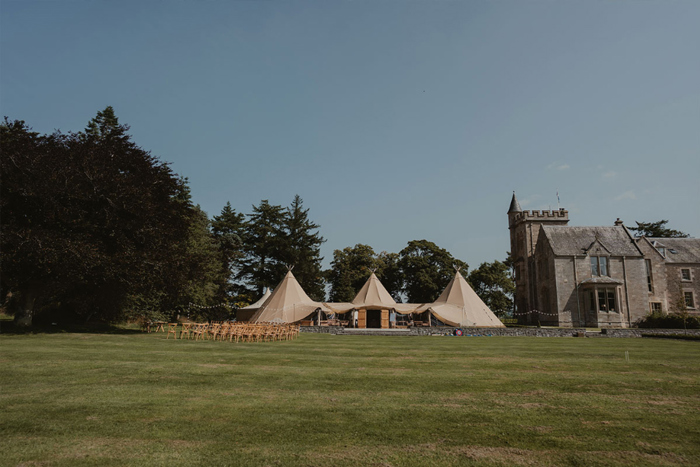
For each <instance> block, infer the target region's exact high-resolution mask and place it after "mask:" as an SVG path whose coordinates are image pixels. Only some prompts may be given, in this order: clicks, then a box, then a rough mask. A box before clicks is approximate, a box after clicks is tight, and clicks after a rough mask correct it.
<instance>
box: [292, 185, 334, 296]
mask: <svg viewBox="0 0 700 467" xmlns="http://www.w3.org/2000/svg"><path fill="white" fill-rule="evenodd" d="M303 204H304V202H303V201H302V199H301V197H300V196H299V195H296V196H295V197H294V201H292V204H291V206H290V207H288V208H287V212H286V214H285V216H284V232H285V234H286V235H285V236H283V237H282V239H283V242H282V243H283V246H282V250H281V253H282V257H281V261H282V262H283V263H285V264H288V265H290V266H294V276H295V277H296V279H297V281H299V284H300V285H301V286H302V288H303V289H304V291H305V292H306V293H307V294H308V295H309V297H311V298H312V299H313V300H317V301H323V300H324V299H325V296H326V293H325V289H324V280H323V272H322V270H321V261H322V260H323V258H322V257H321V245H322V244H323V242H325V239H324V238H323V237H321V235H320V234H319V232H318V229H319V225H318V224H315V223H313V222H311V221H310V220H309V210H308V209H304V207H303Z"/></svg>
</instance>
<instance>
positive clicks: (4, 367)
mask: <svg viewBox="0 0 700 467" xmlns="http://www.w3.org/2000/svg"><path fill="white" fill-rule="evenodd" d="M625 351H628V352H629V362H628V361H626V359H625ZM0 450H1V451H0V453H1V454H0V464H2V465H65V466H76V465H78V466H80V465H168V466H175V465H304V466H314V465H344V466H345V465H346V466H355V465H381V466H390V465H392V466H399V465H417V466H420V465H424V466H428V465H484V466H487V465H488V466H496V465H503V466H506V465H556V466H559V465H580V466H596V465H632V464H634V465H636V466H641V465H655V466H656V465H693V466H697V465H700V344H699V343H698V342H688V341H669V340H661V339H658V340H657V339H575V338H515V337H507V338H496V337H492V338H488V337H483V338H468V337H463V338H452V337H372V336H333V335H313V334H302V335H301V336H300V337H299V338H298V339H297V340H295V341H288V342H270V343H251V344H240V343H239V344H229V343H228V342H225V343H221V342H209V341H207V342H202V341H200V342H193V341H173V340H172V339H170V340H167V341H166V340H165V335H164V334H162V333H161V334H155V335H154V334H141V333H129V332H124V333H121V334H120V333H117V334H87V333H86V334H71V333H55V334H25V335H6V334H0Z"/></svg>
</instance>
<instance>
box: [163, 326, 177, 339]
mask: <svg viewBox="0 0 700 467" xmlns="http://www.w3.org/2000/svg"><path fill="white" fill-rule="evenodd" d="M170 334H172V335H173V337H174V338H175V339H177V323H168V334H166V335H165V339H166V340H167V339H168V337H170Z"/></svg>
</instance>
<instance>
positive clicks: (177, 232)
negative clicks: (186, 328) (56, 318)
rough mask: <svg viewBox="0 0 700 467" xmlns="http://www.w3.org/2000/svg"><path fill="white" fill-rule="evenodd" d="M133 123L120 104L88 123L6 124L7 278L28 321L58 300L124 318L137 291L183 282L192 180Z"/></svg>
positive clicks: (169, 289)
mask: <svg viewBox="0 0 700 467" xmlns="http://www.w3.org/2000/svg"><path fill="white" fill-rule="evenodd" d="M127 130H128V127H127V126H125V125H120V124H119V123H118V121H117V119H116V117H115V116H114V113H113V111H112V109H111V108H110V107H108V108H107V109H105V111H103V112H100V113H98V116H97V117H96V118H95V119H93V121H91V122H90V124H89V125H88V128H87V130H86V132H85V133H77V134H76V133H70V134H62V133H59V132H56V133H54V134H52V135H39V134H37V133H35V132H32V131H31V130H30V129H29V128H28V127H27V126H26V125H25V123H24V122H22V121H9V120H7V119H5V122H4V123H3V124H2V125H0V137H1V145H2V146H1V148H2V159H1V161H2V163H1V175H2V181H3V183H2V188H1V189H2V191H1V194H2V196H1V198H0V199H1V201H0V209H1V210H2V223H3V228H2V235H1V247H2V257H1V261H2V276H1V279H2V286H3V290H9V291H11V292H12V293H13V296H14V297H15V303H16V307H15V311H16V312H17V313H16V320H17V322H18V323H20V324H30V323H31V320H32V318H33V315H34V314H35V312H36V311H41V310H52V309H53V310H55V309H58V308H61V309H70V310H72V312H73V313H75V314H76V315H78V316H81V317H84V318H86V319H88V318H89V317H91V316H95V317H99V318H101V319H105V320H110V319H116V318H118V317H119V314H120V312H121V311H122V310H123V308H124V306H125V304H127V303H128V302H129V297H130V296H134V295H142V296H149V297H151V296H154V295H157V294H165V295H171V294H174V295H176V294H177V291H178V290H179V289H180V288H181V285H182V282H181V280H180V279H181V278H182V274H181V270H180V268H181V267H182V266H183V265H182V248H181V247H182V243H183V241H184V240H185V239H187V238H188V231H189V228H190V224H191V222H190V221H191V219H192V218H193V211H192V207H191V205H190V204H189V203H186V202H182V201H181V199H179V198H181V196H182V194H183V191H185V190H186V186H185V185H184V183H183V181H182V180H180V179H179V178H178V177H177V176H176V175H175V174H174V173H173V172H172V170H171V169H170V168H169V167H168V165H167V164H165V163H163V162H161V161H159V160H158V159H157V158H155V157H154V156H152V155H151V154H150V153H148V152H146V151H144V150H143V149H141V148H139V147H138V146H136V144H134V143H133V142H131V141H130V139H129V136H128V135H127V133H126V132H127ZM35 305H36V307H35Z"/></svg>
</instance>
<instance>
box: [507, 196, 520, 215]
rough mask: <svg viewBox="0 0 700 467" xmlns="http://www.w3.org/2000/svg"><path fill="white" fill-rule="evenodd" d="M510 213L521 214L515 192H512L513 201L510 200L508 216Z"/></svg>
mask: <svg viewBox="0 0 700 467" xmlns="http://www.w3.org/2000/svg"><path fill="white" fill-rule="evenodd" d="M511 212H522V209H521V208H520V203H518V198H516V197H515V192H513V199H511V200H510V207H509V208H508V214H510V213H511Z"/></svg>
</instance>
